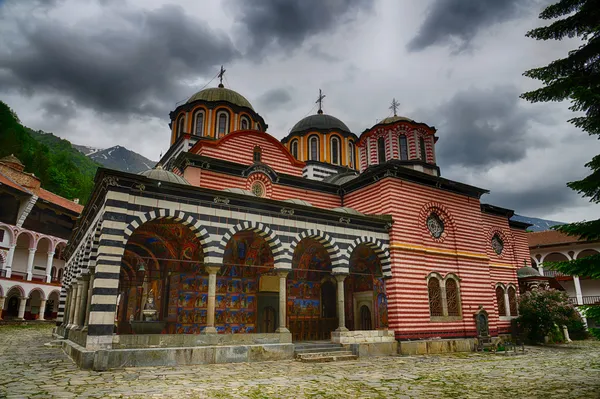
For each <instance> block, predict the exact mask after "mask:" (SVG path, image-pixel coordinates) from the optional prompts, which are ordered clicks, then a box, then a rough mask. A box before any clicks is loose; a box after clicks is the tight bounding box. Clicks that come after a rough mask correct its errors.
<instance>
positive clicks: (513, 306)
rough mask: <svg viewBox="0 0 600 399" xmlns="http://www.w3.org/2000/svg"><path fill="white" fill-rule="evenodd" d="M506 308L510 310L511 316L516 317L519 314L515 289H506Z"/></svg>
mask: <svg viewBox="0 0 600 399" xmlns="http://www.w3.org/2000/svg"><path fill="white" fill-rule="evenodd" d="M507 291H508V307H509V310H510V315H511V316H517V315H518V314H519V310H518V308H517V291H516V290H515V287H508V290H507Z"/></svg>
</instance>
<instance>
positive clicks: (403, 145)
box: [400, 135, 408, 161]
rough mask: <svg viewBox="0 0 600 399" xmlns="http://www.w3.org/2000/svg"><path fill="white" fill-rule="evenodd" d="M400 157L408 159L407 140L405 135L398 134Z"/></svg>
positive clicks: (403, 159)
mask: <svg viewBox="0 0 600 399" xmlns="http://www.w3.org/2000/svg"><path fill="white" fill-rule="evenodd" d="M400 159H401V160H402V161H407V160H408V141H407V140H406V136H405V135H401V136H400Z"/></svg>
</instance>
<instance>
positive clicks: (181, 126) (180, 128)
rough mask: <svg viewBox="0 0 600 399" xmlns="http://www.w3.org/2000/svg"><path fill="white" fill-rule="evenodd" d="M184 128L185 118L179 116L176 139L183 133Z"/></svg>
mask: <svg viewBox="0 0 600 399" xmlns="http://www.w3.org/2000/svg"><path fill="white" fill-rule="evenodd" d="M184 127H185V117H184V116H183V115H181V116H179V119H177V137H179V136H181V135H182V134H183V133H185V132H184Z"/></svg>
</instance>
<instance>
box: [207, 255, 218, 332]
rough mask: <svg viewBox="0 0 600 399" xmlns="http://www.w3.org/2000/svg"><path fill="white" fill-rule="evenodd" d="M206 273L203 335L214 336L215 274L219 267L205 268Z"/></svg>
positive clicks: (215, 330)
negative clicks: (206, 292) (206, 285)
mask: <svg viewBox="0 0 600 399" xmlns="http://www.w3.org/2000/svg"><path fill="white" fill-rule="evenodd" d="M205 269H206V271H207V272H208V304H207V309H206V327H205V328H204V331H203V332H204V334H216V333H217V329H216V328H215V295H216V293H217V272H218V271H219V270H221V267H220V266H206V267H205Z"/></svg>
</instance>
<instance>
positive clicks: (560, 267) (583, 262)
mask: <svg viewBox="0 0 600 399" xmlns="http://www.w3.org/2000/svg"><path fill="white" fill-rule="evenodd" d="M599 264H600V254H596V255H591V256H586V257H585V258H581V259H575V260H571V261H564V262H544V267H546V266H549V268H550V269H551V270H556V271H559V272H561V273H564V274H567V275H570V276H581V277H590V278H593V279H599V278H600V267H598V265H599Z"/></svg>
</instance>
